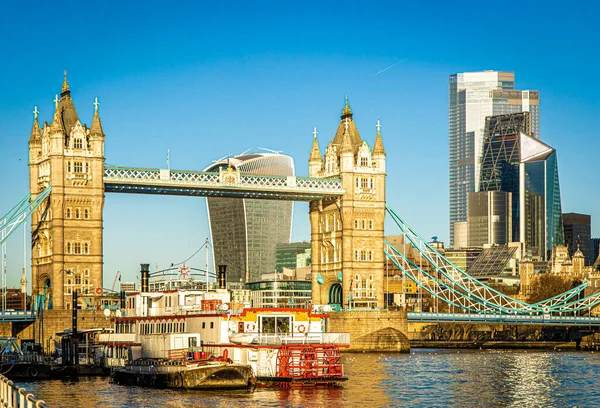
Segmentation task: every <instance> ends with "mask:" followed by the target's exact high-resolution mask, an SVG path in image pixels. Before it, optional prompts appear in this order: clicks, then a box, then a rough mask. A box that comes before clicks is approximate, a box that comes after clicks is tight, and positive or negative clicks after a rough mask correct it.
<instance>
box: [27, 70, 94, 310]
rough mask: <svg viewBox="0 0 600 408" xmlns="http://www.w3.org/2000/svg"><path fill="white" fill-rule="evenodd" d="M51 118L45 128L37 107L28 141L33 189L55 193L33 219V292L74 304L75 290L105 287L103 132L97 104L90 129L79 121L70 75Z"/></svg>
mask: <svg viewBox="0 0 600 408" xmlns="http://www.w3.org/2000/svg"><path fill="white" fill-rule="evenodd" d="M54 103H55V109H54V115H53V118H52V122H51V123H50V124H48V123H47V122H44V126H43V128H41V129H40V125H39V123H38V110H37V107H36V109H35V110H34V122H33V128H32V130H31V137H30V139H29V189H30V192H31V198H32V199H33V198H35V197H37V195H38V194H40V193H41V192H42V191H43V190H44V189H45V188H46V186H48V185H49V184H52V192H51V194H50V196H49V198H48V199H47V200H46V202H44V203H43V204H42V205H41V206H40V207H38V209H37V210H36V212H35V213H34V214H32V217H31V231H32V232H31V234H32V236H31V245H32V250H31V258H32V259H31V265H32V287H33V294H40V295H43V294H45V295H46V304H45V307H46V308H55V309H61V308H71V307H73V305H71V298H72V293H73V291H74V290H77V292H78V293H80V294H85V293H94V290H95V289H96V288H101V287H102V210H103V207H104V185H103V179H102V178H103V174H104V132H103V130H102V124H101V123H100V115H99V113H98V105H99V103H98V99H97V98H96V101H95V103H94V106H95V109H94V117H93V119H92V125H91V127H90V128H88V127H87V125H85V124H84V125H82V124H81V122H80V121H79V117H78V115H77V111H76V110H75V105H74V104H73V100H72V99H71V90H70V89H69V83H68V82H67V73H66V71H65V73H64V81H63V84H62V91H61V93H60V99H59V97H58V95H57V96H56V98H55V100H54Z"/></svg>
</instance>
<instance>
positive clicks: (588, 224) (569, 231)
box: [562, 213, 596, 265]
mask: <svg viewBox="0 0 600 408" xmlns="http://www.w3.org/2000/svg"><path fill="white" fill-rule="evenodd" d="M562 221H563V228H564V230H565V244H566V245H567V247H568V248H569V255H571V256H573V254H575V251H577V248H578V247H579V248H581V252H582V253H583V256H584V258H585V264H586V265H591V264H592V262H594V261H595V260H596V258H593V257H592V253H591V248H592V217H591V216H590V215H588V214H577V213H565V214H563V215H562Z"/></svg>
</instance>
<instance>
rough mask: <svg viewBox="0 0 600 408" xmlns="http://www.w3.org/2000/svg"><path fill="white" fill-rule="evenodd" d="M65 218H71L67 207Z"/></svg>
mask: <svg viewBox="0 0 600 408" xmlns="http://www.w3.org/2000/svg"><path fill="white" fill-rule="evenodd" d="M65 218H71V209H70V208H67V210H66V211H65Z"/></svg>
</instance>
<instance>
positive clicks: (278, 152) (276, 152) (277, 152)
mask: <svg viewBox="0 0 600 408" xmlns="http://www.w3.org/2000/svg"><path fill="white" fill-rule="evenodd" d="M258 148H259V149H260V150H265V151H267V152H270V153H273V154H280V153H283V150H271V149H267V148H266V147H260V146H259V147H258Z"/></svg>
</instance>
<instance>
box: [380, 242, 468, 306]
mask: <svg viewBox="0 0 600 408" xmlns="http://www.w3.org/2000/svg"><path fill="white" fill-rule="evenodd" d="M390 247H391V245H389V244H388V248H387V249H395V248H394V247H391V248H390ZM387 249H384V251H383V252H384V254H385V255H386V256H387V257H388V259H390V260H391V261H392V262H393V263H394V265H396V266H397V267H398V269H400V271H402V273H403V274H404V275H405V276H406V277H408V278H409V279H410V280H412V281H413V282H415V283H416V284H417V285H418V286H419V287H421V288H423V289H424V290H425V291H426V292H427V293H429V294H430V295H431V296H433V297H436V298H438V299H440V300H442V301H443V302H445V303H447V304H448V305H450V306H453V307H457V308H459V309H462V310H465V311H472V310H471V309H470V308H469V305H468V304H466V303H467V299H466V298H465V297H464V296H461V295H462V294H457V293H451V292H456V291H455V289H454V288H452V287H448V286H446V285H443V284H442V285H439V286H438V285H435V282H436V279H435V278H433V277H432V276H431V275H429V274H428V273H427V272H425V271H423V273H422V274H421V276H422V275H425V277H426V278H427V279H422V278H421V276H419V274H417V276H415V274H414V273H413V272H412V270H410V269H406V268H405V267H404V265H403V264H402V262H399V261H398V254H397V253H393V252H394V251H388V250H387ZM432 283H434V284H433V285H432ZM432 286H433V287H432Z"/></svg>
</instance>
